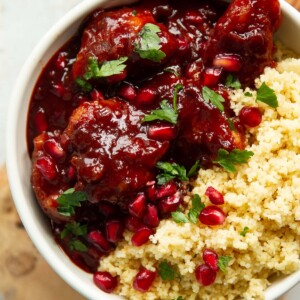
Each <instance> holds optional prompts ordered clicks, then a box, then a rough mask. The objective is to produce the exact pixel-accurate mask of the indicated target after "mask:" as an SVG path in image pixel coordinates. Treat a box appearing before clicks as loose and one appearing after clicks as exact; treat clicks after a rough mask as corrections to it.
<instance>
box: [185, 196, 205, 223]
mask: <svg viewBox="0 0 300 300" xmlns="http://www.w3.org/2000/svg"><path fill="white" fill-rule="evenodd" d="M204 207H205V204H204V203H203V202H202V201H201V197H200V196H199V195H198V194H195V195H193V199H192V208H191V209H190V211H189V213H188V218H189V220H190V222H191V223H193V224H196V223H197V221H198V217H199V214H200V212H201V211H202V210H203V208H204Z"/></svg>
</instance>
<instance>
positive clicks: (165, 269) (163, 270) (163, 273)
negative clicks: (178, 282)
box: [158, 261, 176, 280]
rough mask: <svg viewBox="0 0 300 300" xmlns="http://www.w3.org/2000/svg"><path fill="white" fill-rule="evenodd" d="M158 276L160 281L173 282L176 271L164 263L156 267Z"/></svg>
mask: <svg viewBox="0 0 300 300" xmlns="http://www.w3.org/2000/svg"><path fill="white" fill-rule="evenodd" d="M158 274H159V276H160V277H161V279H162V280H174V279H175V276H176V271H175V270H174V269H173V268H172V266H171V265H170V264H168V263H167V262H166V261H164V262H161V263H160V264H159V265H158Z"/></svg>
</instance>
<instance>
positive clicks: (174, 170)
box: [156, 160, 199, 185]
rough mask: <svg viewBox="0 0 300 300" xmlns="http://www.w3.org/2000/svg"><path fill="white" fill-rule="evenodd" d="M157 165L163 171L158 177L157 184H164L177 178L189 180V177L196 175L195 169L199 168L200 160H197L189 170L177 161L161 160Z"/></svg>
mask: <svg viewBox="0 0 300 300" xmlns="http://www.w3.org/2000/svg"><path fill="white" fill-rule="evenodd" d="M156 167H157V168H158V169H159V170H161V171H162V173H161V174H158V175H157V177H156V178H157V184H159V185H164V184H166V183H168V182H169V181H171V180H172V179H175V178H177V179H179V180H181V181H188V180H189V177H190V176H192V175H194V173H195V170H197V169H198V167H199V161H198V160H197V161H196V163H195V164H194V165H193V166H192V167H191V169H190V171H189V172H187V170H186V168H185V167H184V166H181V165H179V164H177V163H170V162H161V161H159V162H158V163H157V164H156Z"/></svg>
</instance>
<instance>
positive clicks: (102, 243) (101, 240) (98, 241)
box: [88, 230, 111, 252]
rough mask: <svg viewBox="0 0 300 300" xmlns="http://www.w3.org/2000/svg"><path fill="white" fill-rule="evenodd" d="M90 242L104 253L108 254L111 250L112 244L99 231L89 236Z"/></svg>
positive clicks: (92, 232)
mask: <svg viewBox="0 0 300 300" xmlns="http://www.w3.org/2000/svg"><path fill="white" fill-rule="evenodd" d="M88 238H89V240H90V241H91V242H92V243H93V244H94V245H95V246H97V247H99V249H100V250H101V251H103V252H108V251H109V250H110V249H111V245H110V243H109V242H108V241H107V239H106V238H105V237H104V236H103V234H102V232H101V231H99V230H94V231H91V232H90V233H89V234H88Z"/></svg>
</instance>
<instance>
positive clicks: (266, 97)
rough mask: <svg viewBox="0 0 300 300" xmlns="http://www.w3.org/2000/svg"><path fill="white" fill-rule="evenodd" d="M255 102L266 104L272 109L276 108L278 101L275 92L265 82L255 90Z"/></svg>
mask: <svg viewBox="0 0 300 300" xmlns="http://www.w3.org/2000/svg"><path fill="white" fill-rule="evenodd" d="M256 101H260V102H263V103H265V104H268V105H269V106H271V107H273V108H276V107H278V100H277V96H276V94H275V91H274V90H272V89H271V88H269V87H268V86H267V85H266V83H265V82H263V84H262V85H261V86H260V88H259V89H258V90H257V96H256Z"/></svg>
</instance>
